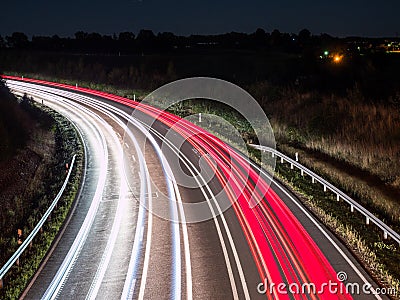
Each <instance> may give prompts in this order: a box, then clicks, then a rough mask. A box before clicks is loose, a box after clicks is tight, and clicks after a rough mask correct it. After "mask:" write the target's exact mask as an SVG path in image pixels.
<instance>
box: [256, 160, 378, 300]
mask: <svg viewBox="0 0 400 300" xmlns="http://www.w3.org/2000/svg"><path fill="white" fill-rule="evenodd" d="M251 164H252V165H253V166H254V167H255V168H256V169H258V170H260V171H261V172H262V173H263V174H264V176H266V177H268V178H269V179H270V180H271V182H273V183H274V184H275V185H276V186H277V187H278V188H279V189H280V190H281V191H282V192H283V193H284V194H285V195H286V196H287V197H288V198H289V199H290V200H292V202H293V203H294V204H296V206H297V207H298V208H300V210H301V211H302V212H303V213H304V214H305V215H306V216H307V217H308V218H309V219H310V221H311V222H313V223H314V225H315V226H316V227H317V228H318V229H319V230H320V231H321V232H322V234H323V235H324V236H325V237H326V239H327V240H328V241H329V242H330V243H331V244H332V245H333V247H334V248H335V249H336V250H337V251H338V252H339V253H340V255H341V256H342V257H343V258H344V259H345V260H346V262H347V263H348V264H349V265H350V267H351V268H352V269H353V270H354V272H355V273H356V274H357V275H358V276H359V277H360V279H361V280H362V281H363V282H364V283H365V284H369V282H368V280H367V279H366V278H365V277H364V275H363V274H362V273H361V272H360V270H358V268H357V267H356V266H355V265H354V263H353V262H352V261H351V260H350V258H349V257H348V256H347V255H346V254H345V253H344V252H343V250H342V249H341V248H340V247H339V246H338V245H337V244H336V243H335V241H334V240H333V239H332V238H331V237H330V236H329V234H328V233H327V232H326V231H325V230H324V229H323V228H322V226H321V225H320V224H318V222H317V221H316V220H315V219H314V218H313V217H312V216H311V215H310V213H309V212H308V211H307V210H306V209H305V208H304V207H303V206H302V205H301V204H300V203H299V202H298V201H297V200H295V199H294V198H293V197H292V196H291V195H290V194H289V193H288V192H287V191H286V190H284V189H283V188H282V187H281V186H280V184H279V183H278V182H276V181H275V180H274V179H273V177H271V176H270V175H269V174H268V173H267V172H265V171H264V170H263V169H261V168H260V167H259V166H257V165H256V164H254V163H253V162H251ZM371 292H372V293H373V294H374V296H375V297H376V298H377V299H382V298H381V297H380V296H379V295H378V294H377V293H376V291H375V289H374V288H371Z"/></svg>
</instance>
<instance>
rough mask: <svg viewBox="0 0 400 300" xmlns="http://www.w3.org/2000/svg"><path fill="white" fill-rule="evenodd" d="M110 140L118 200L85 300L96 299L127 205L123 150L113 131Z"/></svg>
mask: <svg viewBox="0 0 400 300" xmlns="http://www.w3.org/2000/svg"><path fill="white" fill-rule="evenodd" d="M108 115H109V117H111V118H112V116H111V113H108ZM109 132H110V134H111V136H112V138H113V139H114V143H115V145H117V148H118V157H119V159H118V166H119V167H118V169H119V170H120V171H119V179H120V181H121V183H120V192H119V199H118V207H117V210H116V212H115V216H114V222H113V225H112V229H111V232H110V235H109V237H108V241H107V245H106V248H105V249H104V253H103V256H102V258H101V260H100V263H99V265H98V267H97V271H96V274H95V276H94V278H93V281H92V284H91V286H90V289H89V291H88V293H87V295H86V299H96V297H97V294H98V292H99V289H100V285H101V283H102V281H103V279H104V276H105V273H106V270H107V268H108V265H109V263H110V259H111V255H112V252H113V250H114V247H115V243H116V241H117V236H118V232H119V230H120V228H121V222H122V217H123V213H124V212H125V211H126V207H127V205H128V198H127V197H126V196H127V191H128V184H127V182H126V180H125V176H124V173H123V167H122V164H123V149H122V147H121V144H120V143H119V140H118V138H117V136H116V135H114V134H112V133H113V132H114V131H111V130H110V131H109Z"/></svg>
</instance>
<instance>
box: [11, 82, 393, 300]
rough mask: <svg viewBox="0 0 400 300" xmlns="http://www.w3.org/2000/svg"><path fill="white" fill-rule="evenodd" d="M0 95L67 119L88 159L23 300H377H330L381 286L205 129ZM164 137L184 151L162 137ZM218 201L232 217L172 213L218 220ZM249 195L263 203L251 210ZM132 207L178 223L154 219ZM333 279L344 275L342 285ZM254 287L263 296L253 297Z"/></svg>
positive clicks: (106, 102)
mask: <svg viewBox="0 0 400 300" xmlns="http://www.w3.org/2000/svg"><path fill="white" fill-rule="evenodd" d="M7 85H8V86H9V87H10V88H11V89H12V91H14V92H15V93H27V94H29V95H32V96H33V97H34V99H35V100H37V101H42V100H43V101H44V103H45V104H46V105H49V106H50V107H52V108H54V109H55V110H57V111H59V112H60V113H62V114H63V115H65V116H66V117H68V118H69V119H70V120H71V122H73V123H74V124H75V126H76V127H77V128H78V130H79V131H80V133H81V135H82V137H83V140H84V144H85V149H86V154H87V160H86V164H87V168H86V172H85V181H84V184H83V186H82V190H81V193H80V197H79V199H77V202H76V203H77V206H76V209H75V210H74V213H73V214H72V217H71V220H70V222H69V224H68V226H66V228H65V232H64V233H63V235H62V236H60V238H59V242H58V243H57V244H56V246H55V247H54V251H53V252H52V255H51V256H50V257H49V259H48V260H47V262H46V264H45V265H44V266H43V268H42V269H41V271H40V272H39V273H38V274H37V275H36V277H35V280H34V281H33V282H32V284H31V285H30V288H29V289H28V290H27V291H26V293H25V296H26V298H27V299H37V298H44V299H53V298H56V297H59V298H60V299H64V298H65V299H67V298H68V299H69V298H72V297H78V298H79V299H80V298H99V299H110V298H112V299H114V298H123V299H131V298H135V299H136V298H138V299H144V298H146V299H160V298H161V299H178V298H186V299H192V298H195V299H220V298H224V299H225V298H226V299H256V298H260V299H263V298H265V297H267V298H270V299H275V298H279V299H289V298H290V299H293V298H295V299H303V298H306V299H319V298H320V299H338V298H339V299H350V298H354V299H375V298H376V299H385V296H383V295H382V296H379V295H372V294H366V293H365V292H363V291H360V293H351V295H350V294H349V293H345V292H343V291H342V292H341V293H340V288H343V287H344V285H345V284H346V283H352V284H358V285H359V286H360V287H361V289H362V287H364V286H366V285H367V284H368V285H371V286H372V288H371V289H369V290H370V291H372V292H373V291H377V289H378V288H379V287H378V286H377V285H376V283H375V282H374V281H373V280H372V279H371V277H370V276H369V275H368V274H367V273H366V272H365V270H364V269H363V268H362V266H360V264H359V263H358V262H357V260H356V259H354V257H353V256H352V255H351V253H350V252H349V251H348V250H347V249H346V248H345V247H344V246H343V245H342V244H341V243H340V242H339V241H338V240H337V239H336V238H335V237H334V236H333V235H332V234H331V233H330V232H329V230H327V229H326V228H325V227H324V226H323V225H322V224H321V223H320V222H318V221H317V220H315V218H314V217H313V216H312V215H311V214H310V213H309V212H308V211H307V210H306V209H305V208H304V207H303V206H302V205H301V204H300V201H299V200H298V199H296V198H295V197H294V196H293V195H292V194H291V193H290V192H289V191H287V190H286V189H285V188H284V187H282V186H281V185H280V184H279V183H277V182H275V181H274V182H273V184H272V189H268V187H267V186H266V185H265V186H264V184H263V182H264V180H265V181H266V179H267V178H268V177H270V175H269V174H268V173H266V172H264V171H262V170H260V169H259V168H258V166H256V165H254V164H252V163H251V162H249V161H247V160H246V159H245V158H243V157H242V156H241V155H240V154H239V153H237V152H236V151H235V150H234V149H233V148H231V147H229V146H228V145H226V144H225V143H223V142H221V141H220V140H218V139H217V138H215V137H213V136H212V135H210V134H209V133H207V132H205V131H204V130H203V129H201V128H198V127H196V126H194V125H193V124H190V123H188V122H185V121H182V120H180V119H179V118H177V117H176V116H173V115H170V114H168V113H164V112H161V113H160V112H159V111H157V109H155V108H152V107H148V106H144V105H143V106H141V105H140V104H138V103H136V102H132V101H129V100H127V99H123V98H120V97H117V96H113V95H108V94H105V93H101V92H96V91H91V90H87V89H79V88H78V89H76V88H75V87H70V86H66V85H60V84H54V83H49V82H42V81H35V80H26V79H24V81H21V80H18V78H11V77H8V81H7ZM133 108H135V109H136V110H137V111H139V113H138V114H135V116H136V119H133V118H132V117H131V112H132V109H133ZM152 115H157V116H158V117H157V121H156V122H155V123H154V124H152V125H151V126H150V125H148V124H147V123H146V118H148V116H152ZM171 127H173V128H174V132H175V133H176V134H177V135H180V136H182V137H183V138H185V139H186V141H185V143H184V144H182V145H174V141H171V140H166V139H165V135H166V131H167V130H169V128H171ZM124 134H125V138H122V137H123V135H124ZM194 134H195V136H196V137H197V138H194V137H193V136H194ZM164 144H165V145H168V147H166V149H165V147H162V149H161V145H164ZM140 145H148V147H146V148H145V149H144V148H142V147H141V146H140ZM176 156H178V157H179V159H180V162H181V163H182V165H183V166H184V168H185V170H187V172H188V174H191V175H192V176H193V178H196V179H195V180H197V184H198V185H197V186H198V187H197V188H187V187H183V186H178V184H177V182H179V178H175V176H181V175H180V172H178V171H177V168H178V167H179V166H176V165H174V164H170V163H169V161H174V160H173V157H176ZM122 157H123V158H124V159H122ZM200 157H201V158H204V159H205V160H206V161H207V162H208V163H209V165H210V167H211V168H214V169H213V170H214V173H215V176H214V177H213V178H212V180H211V181H208V182H206V180H205V179H204V178H201V176H197V175H198V173H199V167H200V166H199V159H200ZM210 157H211V158H212V159H213V161H211V159H210ZM123 170H124V171H125V172H127V173H128V174H130V176H129V180H127V178H126V176H124V172H123ZM245 171H248V172H249V177H248V178H246V176H245V174H244V173H245ZM196 176H197V177H196ZM150 178H151V179H152V180H150ZM177 179H178V180H177ZM260 180H261V181H260ZM201 181H204V182H201ZM255 182H257V185H255ZM204 183H207V184H204ZM154 191H157V192H154ZM221 191H222V192H223V195H224V197H225V199H226V201H231V202H232V207H231V208H230V209H228V210H227V211H225V212H224V213H223V214H220V215H219V216H218V217H215V218H213V219H212V220H209V221H206V222H201V223H195V224H186V223H185V222H184V221H185V217H186V216H189V215H191V214H195V213H196V212H194V211H189V210H185V209H184V208H183V205H182V203H197V202H201V201H205V200H207V203H209V209H210V210H211V211H215V212H218V210H219V209H220V207H219V203H218V201H216V200H215V195H216V194H221V193H220V192H221ZM254 195H255V196H256V197H258V198H259V199H261V200H262V201H261V202H259V204H258V205H257V206H256V207H255V208H253V209H251V208H250V207H249V205H248V204H249V203H248V202H249V199H250V198H251V197H254ZM137 199H139V200H140V201H137ZM208 200H209V201H208ZM139 202H140V203H142V204H143V203H144V204H145V206H146V207H150V208H154V209H160V210H166V211H168V213H169V214H170V216H171V219H176V218H178V220H180V221H181V222H180V223H177V222H171V221H167V220H165V219H162V218H159V217H157V216H153V215H152V213H149V212H148V211H147V210H146V209H144V208H143V205H139ZM339 272H342V273H340V274H341V275H343V274H344V273H343V272H345V273H346V276H347V281H346V282H341V280H339V279H342V278H339V279H338V277H337V273H339ZM263 282H267V283H268V287H269V289H268V290H267V291H266V293H260V292H261V291H262V289H263V288H265V287H266V285H260V283H263ZM311 283H312V284H314V285H315V286H316V287H317V290H318V292H320V291H319V288H321V287H324V284H328V283H333V284H334V286H336V287H337V288H338V289H339V291H337V292H336V293H335V290H333V291H332V290H331V291H329V290H328V287H327V286H325V288H324V289H323V293H322V291H321V293H307V292H306V293H302V292H301V291H300V292H298V291H296V287H300V289H301V287H303V286H307V285H308V286H309V284H311ZM270 284H273V285H272V286H271V285H270ZM279 284H282V285H281V286H284V287H285V288H283V289H282V288H281V289H279V288H278V285H279ZM289 287H292V288H293V290H291V289H290V288H289Z"/></svg>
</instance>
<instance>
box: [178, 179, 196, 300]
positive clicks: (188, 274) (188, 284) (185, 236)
mask: <svg viewBox="0 0 400 300" xmlns="http://www.w3.org/2000/svg"><path fill="white" fill-rule="evenodd" d="M174 190H175V195H176V198H177V200H178V206H179V215H180V218H181V221H182V223H181V225H182V235H183V247H184V251H185V266H186V299H188V300H192V299H193V282H192V264H191V261H190V247H189V235H188V229H187V225H186V217H185V211H184V209H183V205H182V198H181V194H180V192H179V188H178V185H177V184H176V181H175V180H174Z"/></svg>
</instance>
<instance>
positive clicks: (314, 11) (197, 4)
mask: <svg viewBox="0 0 400 300" xmlns="http://www.w3.org/2000/svg"><path fill="white" fill-rule="evenodd" d="M399 12H400V1H399V0H389V1H385V0H383V1H377V0H336V1H311V0H302V1H299V0H297V1H295V0H281V1H279V0H275V1H268V0H248V1H245V0H242V1H239V0H217V1H215V0H214V1H212V0H203V1H199V0H196V1H194V0H186V1H179V0H169V1H167V0H113V1H110V0H108V1H104V0H97V1H96V0H80V1H79V0H64V1H57V0H36V1H33V0H29V1H27V0H17V1H7V2H5V3H2V7H1V11H0V35H3V36H4V35H9V34H10V33H12V32H14V31H22V32H25V33H26V34H28V35H29V36H31V35H53V34H58V35H60V36H73V34H74V33H75V32H76V31H78V30H83V31H88V32H99V33H102V34H113V33H119V32H121V31H132V32H134V33H137V32H138V31H139V30H140V29H152V30H153V31H154V32H155V33H157V32H163V31H171V32H174V33H176V34H180V35H189V34H215V33H225V32H231V31H238V32H254V31H255V30H256V29H257V28H258V27H261V28H264V29H265V30H266V31H269V32H270V31H272V30H273V29H275V28H277V29H279V30H280V31H282V32H293V33H298V32H299V31H300V30H301V29H303V28H308V29H309V30H310V31H311V32H312V33H313V34H320V33H329V34H331V35H334V36H353V35H357V36H370V37H376V36H395V35H396V32H399V33H400V17H399Z"/></svg>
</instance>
